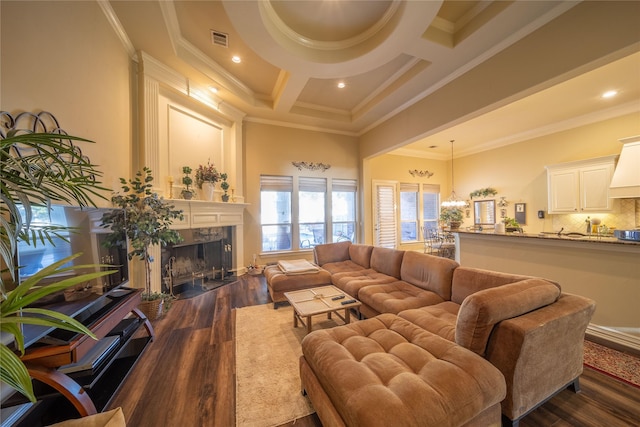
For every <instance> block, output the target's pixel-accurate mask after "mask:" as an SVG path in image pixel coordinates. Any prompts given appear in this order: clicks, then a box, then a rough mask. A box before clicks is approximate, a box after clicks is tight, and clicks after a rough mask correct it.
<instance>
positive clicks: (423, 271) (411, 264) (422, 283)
mask: <svg viewBox="0 0 640 427" xmlns="http://www.w3.org/2000/svg"><path fill="white" fill-rule="evenodd" d="M458 266H459V264H458V263H457V262H455V261H453V260H451V259H449V258H442V257H437V256H433V255H428V254H423V253H419V252H412V251H407V253H405V254H404V257H403V258H402V267H401V268H400V278H401V279H402V280H404V281H405V282H409V283H411V284H412V285H415V286H418V287H421V288H423V289H426V290H428V291H432V292H435V293H436V294H438V295H440V297H441V298H442V299H443V300H447V301H448V300H450V299H451V282H452V280H453V271H454V270H455V269H456V268H457V267H458ZM407 308H411V307H407Z"/></svg>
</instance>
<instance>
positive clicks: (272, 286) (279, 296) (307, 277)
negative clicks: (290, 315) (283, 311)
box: [264, 265, 331, 308]
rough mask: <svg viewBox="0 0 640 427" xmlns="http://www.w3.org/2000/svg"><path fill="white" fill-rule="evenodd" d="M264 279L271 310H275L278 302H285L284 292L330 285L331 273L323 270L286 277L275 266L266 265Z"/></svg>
mask: <svg viewBox="0 0 640 427" xmlns="http://www.w3.org/2000/svg"><path fill="white" fill-rule="evenodd" d="M264 277H266V279H267V288H268V289H269V295H271V299H272V300H273V308H277V304H278V303H279V302H284V301H286V300H287V299H286V298H285V296H284V293H285V292H290V291H298V290H301V289H309V288H315V287H316V286H323V285H330V284H331V273H329V272H328V271H327V270H325V269H323V268H321V269H320V270H319V271H318V272H317V273H305V274H293V275H287V274H284V273H283V272H282V270H280V268H279V267H278V266H277V265H268V266H267V267H265V269H264Z"/></svg>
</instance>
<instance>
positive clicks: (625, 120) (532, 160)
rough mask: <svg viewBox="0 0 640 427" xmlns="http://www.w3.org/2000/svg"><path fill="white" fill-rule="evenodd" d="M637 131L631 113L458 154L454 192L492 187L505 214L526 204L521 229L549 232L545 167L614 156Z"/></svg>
mask: <svg viewBox="0 0 640 427" xmlns="http://www.w3.org/2000/svg"><path fill="white" fill-rule="evenodd" d="M638 134H640V114H638V113H634V114H629V115H626V116H622V117H618V118H615V119H610V120H605V121H602V122H598V123H593V124H590V125H586V126H581V127H579V128H575V129H570V130H567V131H563V132H558V133H554V134H551V135H547V136H544V137H540V138H535V139H531V140H529V141H525V142H521V143H519V144H513V145H509V146H506V147H502V148H497V149H495V150H491V151H486V152H483V153H479V154H475V155H471V156H466V157H462V158H459V159H456V160H455V182H456V191H457V193H458V195H459V196H461V197H465V198H468V195H469V193H470V192H472V191H474V190H477V189H480V188H485V187H493V188H495V189H496V190H497V191H498V197H499V196H505V197H506V199H507V201H508V202H509V206H508V207H507V216H509V217H513V216H514V203H515V202H518V203H526V207H527V223H526V227H525V229H526V231H527V232H529V233H537V232H540V231H552V230H553V224H552V220H553V218H552V215H546V210H547V177H546V170H545V166H546V165H551V164H556V163H563V162H569V161H573V160H583V159H590V158H594V157H602V156H607V155H612V154H620V151H621V150H622V144H621V143H620V142H619V141H618V140H619V139H620V138H624V137H628V136H633V135H638ZM538 210H543V211H545V219H538V218H537V215H536V213H537V211H538ZM498 215H499V214H498ZM471 221H472V220H466V221H465V224H464V225H465V226H467V225H470V224H471Z"/></svg>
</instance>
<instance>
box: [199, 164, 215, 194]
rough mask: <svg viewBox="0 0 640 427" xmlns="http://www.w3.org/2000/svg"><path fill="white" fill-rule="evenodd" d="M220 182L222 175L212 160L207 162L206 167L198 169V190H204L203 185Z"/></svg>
mask: <svg viewBox="0 0 640 427" xmlns="http://www.w3.org/2000/svg"><path fill="white" fill-rule="evenodd" d="M218 180H220V173H219V172H218V170H217V169H216V166H215V165H214V164H213V163H211V162H210V160H207V164H206V165H199V166H198V169H196V184H197V185H198V188H202V184H204V183H205V182H211V183H216V182H218Z"/></svg>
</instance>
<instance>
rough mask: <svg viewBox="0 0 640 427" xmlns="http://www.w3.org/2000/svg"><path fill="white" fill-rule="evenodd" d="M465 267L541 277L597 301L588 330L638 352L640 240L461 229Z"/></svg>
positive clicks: (458, 239)
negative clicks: (497, 232) (467, 230)
mask: <svg viewBox="0 0 640 427" xmlns="http://www.w3.org/2000/svg"><path fill="white" fill-rule="evenodd" d="M455 236H456V260H457V261H458V262H460V264H461V265H463V266H465V267H476V268H484V269H489V270H497V271H504V272H507V273H516V274H528V275H532V276H542V277H546V278H548V279H551V280H554V281H557V282H558V283H560V285H561V286H562V290H563V291H564V292H568V293H572V294H578V295H583V296H586V297H588V298H591V299H593V300H595V301H596V304H597V306H596V312H595V314H594V316H593V318H592V323H591V324H590V326H589V329H588V331H587V332H588V333H589V334H590V335H594V336H598V337H601V338H602V339H606V340H609V341H614V342H618V343H620V344H622V345H625V346H630V347H633V348H637V349H639V350H640V310H639V305H640V242H632V241H623V240H618V239H616V238H613V237H601V238H598V237H596V236H584V237H582V236H576V237H567V236H558V235H557V234H526V233H524V234H519V233H506V234H496V233H492V232H472V231H469V232H466V231H459V232H457V233H455Z"/></svg>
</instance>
